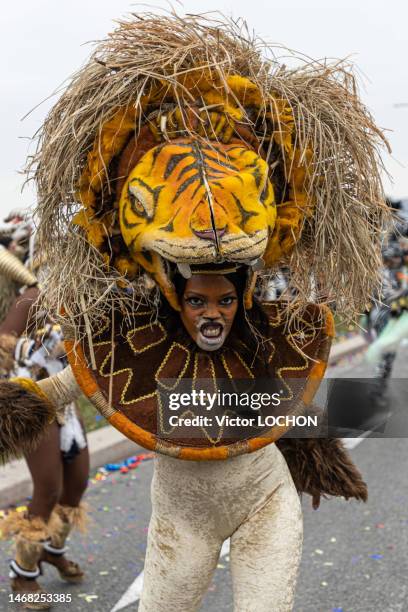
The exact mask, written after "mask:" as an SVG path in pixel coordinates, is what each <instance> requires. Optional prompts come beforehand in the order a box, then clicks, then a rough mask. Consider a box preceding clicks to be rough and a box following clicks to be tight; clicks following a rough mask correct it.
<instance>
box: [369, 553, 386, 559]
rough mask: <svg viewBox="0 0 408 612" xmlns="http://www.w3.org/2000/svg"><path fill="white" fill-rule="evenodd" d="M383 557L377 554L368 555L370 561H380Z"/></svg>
mask: <svg viewBox="0 0 408 612" xmlns="http://www.w3.org/2000/svg"><path fill="white" fill-rule="evenodd" d="M383 557H384V555H379V554H376V555H370V558H371V559H375V560H378V559H382V558H383Z"/></svg>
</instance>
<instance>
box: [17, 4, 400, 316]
mask: <svg viewBox="0 0 408 612" xmlns="http://www.w3.org/2000/svg"><path fill="white" fill-rule="evenodd" d="M275 52H276V48H275V47H274V46H272V45H271V46H268V45H267V44H265V43H263V42H262V41H260V40H258V39H257V38H249V37H248V36H247V35H246V34H245V27H244V24H240V23H238V24H237V23H236V22H232V21H228V20H226V19H224V18H222V17H219V16H215V17H209V16H208V15H206V16H187V17H183V18H181V17H179V16H178V15H176V14H170V15H164V16H163V15H161V16H157V15H152V14H150V13H148V14H143V15H139V16H131V17H130V18H128V19H127V20H123V21H121V22H120V23H119V26H118V28H117V29H116V30H115V31H114V32H113V33H111V34H110V35H109V36H108V37H107V39H106V40H104V41H102V42H101V43H100V44H99V45H98V46H97V47H96V50H95V52H94V53H93V55H92V57H91V59H90V60H89V62H88V63H87V64H86V65H85V67H84V68H82V69H81V70H80V71H79V72H78V73H77V75H76V76H74V78H73V80H72V81H71V83H70V84H69V85H68V87H67V89H66V90H65V92H64V93H63V94H62V96H61V97H60V99H59V101H58V102H57V103H56V105H55V106H54V108H53V109H52V110H51V112H50V114H49V115H48V117H47V119H46V121H45V123H44V126H43V128H42V131H41V133H40V138H39V144H38V150H37V153H36V154H35V155H34V157H33V158H32V160H31V163H30V165H29V169H30V170H31V172H32V173H33V175H34V177H35V180H36V183H37V187H38V197H39V204H38V214H39V218H40V223H39V241H40V244H41V245H42V248H43V249H44V250H45V251H46V257H47V263H48V265H49V278H48V282H47V284H46V286H47V290H46V294H45V298H46V300H47V302H48V306H49V308H51V309H52V310H53V311H54V312H55V311H61V309H62V310H63V311H64V316H65V317H66V316H70V317H72V318H73V319H76V318H77V320H80V319H81V318H82V314H83V313H84V312H86V314H87V320H88V321H89V322H90V324H91V326H92V324H93V322H94V321H95V320H96V319H97V318H98V312H99V309H100V307H101V305H102V304H103V303H104V302H106V301H107V300H109V299H111V300H113V301H116V302H117V301H119V302H120V306H121V307H122V308H124V309H126V305H127V303H128V300H129V299H130V298H129V295H130V294H132V295H133V294H134V292H130V291H127V286H128V285H129V284H132V283H133V284H134V283H136V284H137V283H138V281H139V279H140V278H141V277H142V276H144V275H145V274H146V273H147V274H148V275H149V276H150V277H151V278H152V279H153V280H154V281H155V283H156V284H157V285H158V286H159V288H160V290H161V291H162V292H163V294H164V295H165V296H166V297H167V299H168V300H169V302H170V303H171V304H172V306H173V307H174V308H175V309H177V308H178V302H177V296H176V293H175V290H174V286H173V283H172V275H173V274H174V271H175V269H176V268H177V267H178V269H179V271H180V272H181V273H182V274H183V275H185V276H189V274H190V273H191V268H192V267H193V266H195V265H202V264H209V263H221V264H222V263H223V262H237V263H240V264H245V265H246V266H247V269H248V284H247V291H246V296H245V297H246V306H247V307H248V308H250V307H251V296H252V292H253V288H254V285H255V280H256V276H257V275H258V274H259V272H260V271H261V270H263V272H262V274H265V272H266V273H269V272H273V271H274V270H275V269H276V268H278V267H279V266H283V265H284V266H286V267H288V268H289V270H290V284H291V287H292V288H293V289H294V291H293V292H292V295H295V296H296V300H295V301H296V302H297V303H298V304H300V305H301V304H302V303H306V302H307V301H308V300H310V297H311V293H312V290H313V288H315V287H316V286H317V285H318V287H319V289H320V291H322V292H324V293H326V294H330V295H334V296H335V297H336V302H337V306H338V308H339V309H340V310H343V311H347V313H348V314H353V313H355V312H356V311H358V310H359V309H361V308H362V307H364V304H365V302H366V301H367V299H368V297H369V295H370V293H371V290H372V287H373V285H374V284H375V282H376V280H377V269H378V268H379V262H380V243H381V237H382V232H383V228H384V223H385V221H386V219H387V214H388V212H387V207H386V206H385V204H384V198H383V193H382V187H381V181H380V176H379V170H380V168H381V161H380V157H379V153H378V149H379V147H380V146H381V145H382V144H384V139H383V136H382V134H381V132H380V131H379V130H378V129H377V128H376V126H375V124H374V122H373V120H372V118H371V116H370V115H369V113H368V112H367V110H366V109H365V107H364V106H363V105H362V103H361V101H360V100H359V97H358V93H357V89H356V83H355V79H354V77H353V75H352V72H351V70H350V69H349V67H348V66H347V65H345V64H344V63H338V62H337V63H335V64H333V65H329V64H327V63H326V62H312V63H306V62H305V61H302V60H299V62H298V65H297V66H296V67H295V68H291V69H289V68H286V67H285V66H282V65H280V64H279V62H278V61H277V60H276V59H275Z"/></svg>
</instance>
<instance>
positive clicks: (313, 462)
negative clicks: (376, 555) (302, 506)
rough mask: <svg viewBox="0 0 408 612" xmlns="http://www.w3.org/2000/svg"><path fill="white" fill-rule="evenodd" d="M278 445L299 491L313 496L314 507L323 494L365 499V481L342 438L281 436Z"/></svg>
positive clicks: (316, 506) (324, 495)
mask: <svg viewBox="0 0 408 612" xmlns="http://www.w3.org/2000/svg"><path fill="white" fill-rule="evenodd" d="M277 446H278V448H279V450H280V451H281V452H282V453H283V456H284V457H285V459H286V462H287V464H288V466H289V469H290V472H291V474H292V478H293V481H294V483H295V486H296V488H297V490H298V491H299V493H308V494H309V495H311V496H312V498H313V508H315V509H316V508H318V507H319V505H320V498H321V496H322V495H323V497H326V496H330V495H333V496H336V497H344V498H345V499H349V498H352V497H354V498H355V499H358V500H360V501H367V485H366V483H365V482H364V481H363V479H362V477H361V474H360V472H359V470H358V469H357V468H356V466H355V465H354V463H353V462H352V460H351V458H350V456H349V454H348V452H347V451H346V449H345V448H344V445H343V443H342V442H341V440H338V439H335V438H315V439H295V438H281V439H280V440H279V441H278V442H277Z"/></svg>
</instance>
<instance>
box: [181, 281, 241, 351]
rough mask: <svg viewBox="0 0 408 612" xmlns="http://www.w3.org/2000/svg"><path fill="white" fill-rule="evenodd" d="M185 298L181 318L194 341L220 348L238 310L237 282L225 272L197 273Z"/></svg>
mask: <svg viewBox="0 0 408 612" xmlns="http://www.w3.org/2000/svg"><path fill="white" fill-rule="evenodd" d="M181 302H182V303H181V313H180V316H181V320H182V322H183V324H184V327H185V328H186V330H187V331H188V333H189V334H190V336H191V337H192V339H193V340H194V342H196V344H197V345H198V346H199V347H200V349H202V350H204V351H216V350H217V349H219V348H220V347H221V346H222V345H223V344H224V342H225V339H226V338H227V336H228V334H229V332H230V331H231V327H232V324H233V322H234V318H235V315H236V312H237V310H238V295H237V292H236V289H235V287H234V285H233V284H232V283H231V282H230V281H229V280H227V279H226V278H225V276H221V275H218V274H217V275H213V274H197V275H194V276H192V277H191V278H189V279H188V281H187V283H186V286H185V289H184V293H183V296H182V300H181Z"/></svg>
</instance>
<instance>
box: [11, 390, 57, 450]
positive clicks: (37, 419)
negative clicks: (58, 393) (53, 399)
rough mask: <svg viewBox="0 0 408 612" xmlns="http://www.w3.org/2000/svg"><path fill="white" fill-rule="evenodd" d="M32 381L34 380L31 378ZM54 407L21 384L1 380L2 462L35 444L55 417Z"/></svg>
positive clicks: (33, 446) (30, 448) (31, 447)
mask: <svg viewBox="0 0 408 612" xmlns="http://www.w3.org/2000/svg"><path fill="white" fill-rule="evenodd" d="M30 382H31V381H30ZM52 412H53V410H52V406H51V405H50V404H49V403H48V402H47V401H46V400H45V399H43V398H41V397H40V396H38V395H37V394H36V393H33V392H31V391H29V390H28V389H25V388H24V387H22V386H21V385H20V384H18V383H15V382H9V381H2V382H1V383H0V461H1V462H5V461H7V460H8V459H10V458H12V457H18V456H19V455H21V454H22V453H25V452H29V451H30V450H32V449H33V448H35V447H36V445H37V444H38V442H39V441H40V440H41V437H42V436H43V434H44V430H45V428H46V426H47V425H48V423H49V422H50V419H51V417H52Z"/></svg>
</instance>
